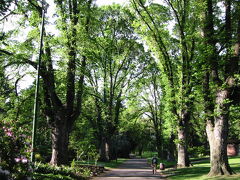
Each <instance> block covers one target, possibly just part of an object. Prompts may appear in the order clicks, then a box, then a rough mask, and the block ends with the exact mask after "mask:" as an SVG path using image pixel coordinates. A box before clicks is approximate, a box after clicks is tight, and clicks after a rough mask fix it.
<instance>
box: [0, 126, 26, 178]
mask: <svg viewBox="0 0 240 180" xmlns="http://www.w3.org/2000/svg"><path fill="white" fill-rule="evenodd" d="M0 127H1V129H0V157H1V159H0V167H2V169H4V170H8V171H9V172H10V176H11V177H12V178H14V179H21V178H22V177H27V176H29V175H31V170H30V163H29V159H28V157H29V155H30V154H29V153H30V146H29V145H30V144H29V138H28V137H27V136H26V135H25V134H22V133H21V132H19V131H16V129H14V128H13V127H12V126H9V124H3V123H1V124H0Z"/></svg>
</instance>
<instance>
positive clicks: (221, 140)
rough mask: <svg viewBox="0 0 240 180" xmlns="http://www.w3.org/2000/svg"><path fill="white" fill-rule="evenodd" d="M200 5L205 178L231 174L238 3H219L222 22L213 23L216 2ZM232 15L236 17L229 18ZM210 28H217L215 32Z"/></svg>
mask: <svg viewBox="0 0 240 180" xmlns="http://www.w3.org/2000/svg"><path fill="white" fill-rule="evenodd" d="M203 2H204V4H205V6H204V10H205V11H204V12H205V17H204V24H203V33H204V35H203V38H204V39H203V42H204V45H205V47H206V48H205V49H204V55H205V56H204V58H205V63H206V66H207V67H206V68H205V79H204V95H205V96H204V100H205V102H206V104H205V107H206V109H205V113H206V131H207V135H208V140H209V144H210V159H211V170H210V172H209V175H210V176H214V175H223V174H232V173H233V172H232V170H231V168H230V166H229V163H228V158H227V139H228V127H229V112H230V111H229V110H230V109H229V108H230V106H231V104H233V102H234V99H232V97H233V96H231V95H232V94H233V93H234V92H235V93H236V92H237V91H234V90H236V86H237V82H236V80H237V79H236V76H235V75H236V74H237V73H238V71H239V42H240V41H239V33H240V31H239V29H240V26H239V24H240V22H239V3H237V2H234V1H231V0H226V1H222V3H224V5H225V15H224V18H225V19H224V21H220V23H217V20H219V19H220V17H217V15H218V14H217V13H216V10H215V9H214V7H215V3H216V2H214V1H212V0H206V1H203ZM221 11H222V10H221ZM234 16H236V17H238V18H233V17H234ZM216 18H217V19H216ZM214 26H217V27H218V29H217V30H215V28H214ZM221 28H223V31H222V29H221ZM234 29H235V31H234ZM234 32H236V34H235V33H234ZM232 42H234V43H235V45H234V44H232ZM218 44H219V45H220V48H218ZM234 46H235V47H234ZM233 48H235V51H234V49H233ZM220 63H221V65H220Z"/></svg>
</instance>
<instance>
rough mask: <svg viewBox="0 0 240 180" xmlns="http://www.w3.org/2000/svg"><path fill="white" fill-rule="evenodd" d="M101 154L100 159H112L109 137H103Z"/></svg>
mask: <svg viewBox="0 0 240 180" xmlns="http://www.w3.org/2000/svg"><path fill="white" fill-rule="evenodd" d="M99 154H100V161H104V162H106V161H109V160H110V157H109V144H108V142H107V139H106V138H105V137H102V141H101V145H100V150H99Z"/></svg>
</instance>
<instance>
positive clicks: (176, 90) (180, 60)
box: [132, 0, 196, 167]
mask: <svg viewBox="0 0 240 180" xmlns="http://www.w3.org/2000/svg"><path fill="white" fill-rule="evenodd" d="M165 3H166V4H165V5H160V4H154V3H150V5H148V6H147V5H145V4H144V1H142V0H132V4H133V8H134V9H135V10H136V12H137V13H138V15H139V19H140V21H141V22H143V23H144V24H145V26H146V28H142V31H148V35H147V37H146V39H147V43H148V46H149V48H151V49H152V51H153V52H154V53H155V57H157V58H158V60H159V64H160V70H161V79H162V89H163V91H165V92H166V93H165V95H166V96H168V101H169V104H170V107H171V109H170V111H171V112H172V115H173V116H174V118H175V119H176V120H177V122H176V123H177V124H178V126H177V127H178V141H177V142H178V145H177V147H178V166H180V167H185V166H189V158H188V153H187V144H188V143H187V129H188V128H189V126H188V124H189V120H190V117H191V110H190V109H191V106H192V99H191V98H189V97H190V94H191V93H192V90H193V89H192V87H193V84H192V83H193V82H192V81H193V79H192V77H191V75H192V73H193V71H191V70H190V66H191V65H192V63H193V62H194V61H193V58H194V50H195V37H194V30H195V28H196V27H195V21H196V19H195V18H194V17H195V16H194V11H192V9H191V7H192V1H185V0H181V1H174V0H172V1H171V0H166V1H165ZM166 5H167V6H166ZM156 11H158V12H159V13H158V14H159V15H158V16H156ZM164 12H165V13H166V14H168V15H169V16H170V17H172V18H174V19H175V29H174V32H176V33H174V35H175V36H174V37H173V36H172V37H171V36H170V33H169V34H168V33H167V32H166V29H165V27H164V25H165V23H166V22H168V21H169V20H170V19H169V18H168V17H166V14H164ZM164 20H165V21H164ZM139 32H140V34H143V32H141V30H140V31H139ZM163 34H164V35H163ZM166 37H168V39H167V38H166ZM152 42H154V43H152ZM178 47H180V48H179V49H178Z"/></svg>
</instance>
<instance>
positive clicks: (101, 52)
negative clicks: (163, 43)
mask: <svg viewBox="0 0 240 180" xmlns="http://www.w3.org/2000/svg"><path fill="white" fill-rule="evenodd" d="M132 21H133V16H132V15H131V14H130V13H129V11H128V10H127V9H125V8H121V7H120V6H118V5H113V6H106V7H102V8H100V9H99V12H98V16H96V23H97V25H96V30H95V33H94V34H93V35H91V39H92V44H93V48H92V49H91V50H89V51H90V52H89V54H90V55H91V57H89V58H91V59H92V60H93V61H94V62H93V63H92V64H91V65H89V71H88V82H89V84H90V86H91V87H92V89H93V91H92V94H93V96H94V99H95V100H94V101H95V107H96V112H97V116H96V117H95V120H96V121H95V124H97V125H95V127H96V128H97V129H98V132H99V133H98V138H99V142H100V144H99V148H100V155H101V156H100V157H101V159H102V160H105V161H107V160H109V159H112V158H114V157H113V155H112V153H111V152H112V151H113V150H112V141H113V139H112V136H114V135H117V133H118V129H119V116H120V112H121V109H122V107H123V105H122V102H123V101H124V96H125V95H126V93H127V91H129V90H130V88H131V83H132V81H133V80H134V79H135V78H138V76H139V75H140V74H141V71H142V69H143V67H144V64H145V63H146V62H147V61H148V56H147V55H145V52H144V48H143V45H142V44H140V43H138V42H137V37H136V36H135V34H134V32H133V28H132V27H131V23H132ZM103 22H104V23H103ZM144 61H145V62H144Z"/></svg>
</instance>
